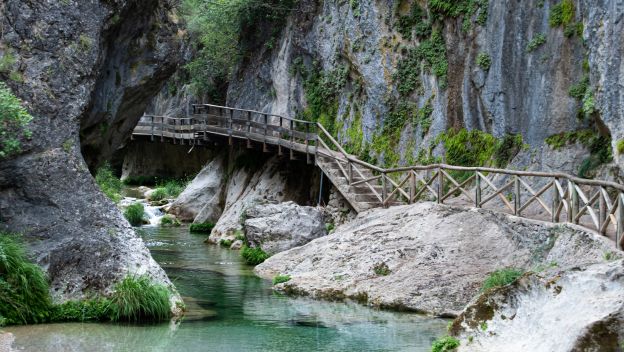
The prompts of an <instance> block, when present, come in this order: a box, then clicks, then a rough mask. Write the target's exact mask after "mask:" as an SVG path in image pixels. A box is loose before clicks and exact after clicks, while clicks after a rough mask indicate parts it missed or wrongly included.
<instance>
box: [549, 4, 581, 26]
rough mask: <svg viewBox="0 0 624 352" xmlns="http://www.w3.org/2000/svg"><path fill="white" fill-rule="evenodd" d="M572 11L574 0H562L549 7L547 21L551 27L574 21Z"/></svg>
mask: <svg viewBox="0 0 624 352" xmlns="http://www.w3.org/2000/svg"><path fill="white" fill-rule="evenodd" d="M574 13H575V7H574V1H573V0H563V1H561V2H560V3H558V4H556V5H554V6H553V7H552V8H551V9H550V15H549V16H548V23H550V26H551V27H560V26H565V25H567V24H570V23H572V22H573V21H574Z"/></svg>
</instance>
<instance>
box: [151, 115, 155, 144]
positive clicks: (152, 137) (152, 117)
mask: <svg viewBox="0 0 624 352" xmlns="http://www.w3.org/2000/svg"><path fill="white" fill-rule="evenodd" d="M150 120H151V121H152V136H151V137H150V140H151V141H152V142H153V141H154V115H150Z"/></svg>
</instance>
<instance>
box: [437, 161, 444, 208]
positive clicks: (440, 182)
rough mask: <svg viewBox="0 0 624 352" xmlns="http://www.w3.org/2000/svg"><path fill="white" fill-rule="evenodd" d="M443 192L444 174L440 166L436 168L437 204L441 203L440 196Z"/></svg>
mask: <svg viewBox="0 0 624 352" xmlns="http://www.w3.org/2000/svg"><path fill="white" fill-rule="evenodd" d="M443 193H444V174H443V173H442V168H441V167H439V168H438V199H437V201H438V204H442V203H443V201H442V196H443Z"/></svg>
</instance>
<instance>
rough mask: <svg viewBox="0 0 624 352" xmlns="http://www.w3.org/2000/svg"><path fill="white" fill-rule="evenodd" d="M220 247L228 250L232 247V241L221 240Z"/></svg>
mask: <svg viewBox="0 0 624 352" xmlns="http://www.w3.org/2000/svg"><path fill="white" fill-rule="evenodd" d="M219 245H220V246H221V247H225V248H230V247H231V246H232V240H227V239H222V240H221V241H219Z"/></svg>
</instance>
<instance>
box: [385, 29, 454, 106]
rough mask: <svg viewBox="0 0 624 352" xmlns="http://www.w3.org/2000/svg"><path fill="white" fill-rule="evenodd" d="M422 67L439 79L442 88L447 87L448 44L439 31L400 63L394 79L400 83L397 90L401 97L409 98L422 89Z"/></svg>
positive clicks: (412, 50) (411, 50)
mask: <svg viewBox="0 0 624 352" xmlns="http://www.w3.org/2000/svg"><path fill="white" fill-rule="evenodd" d="M421 67H424V68H425V69H427V70H428V71H429V72H431V73H433V74H434V75H435V76H436V77H438V79H439V84H440V87H442V88H445V87H446V84H447V81H446V80H447V73H448V61H447V58H446V44H445V43H444V37H443V36H442V33H441V32H440V31H439V30H434V31H433V32H432V33H431V36H430V37H429V38H428V39H426V40H423V41H422V42H421V43H420V45H419V46H418V47H416V48H412V49H410V50H409V52H408V54H407V56H406V57H404V58H402V59H401V60H400V61H399V64H398V66H397V71H396V72H395V74H394V77H395V79H396V80H397V81H398V84H397V90H398V92H399V93H400V94H401V95H403V96H407V95H409V94H411V93H412V92H413V91H414V90H416V89H417V88H419V87H421V85H422V83H421V81H420V72H421Z"/></svg>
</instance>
